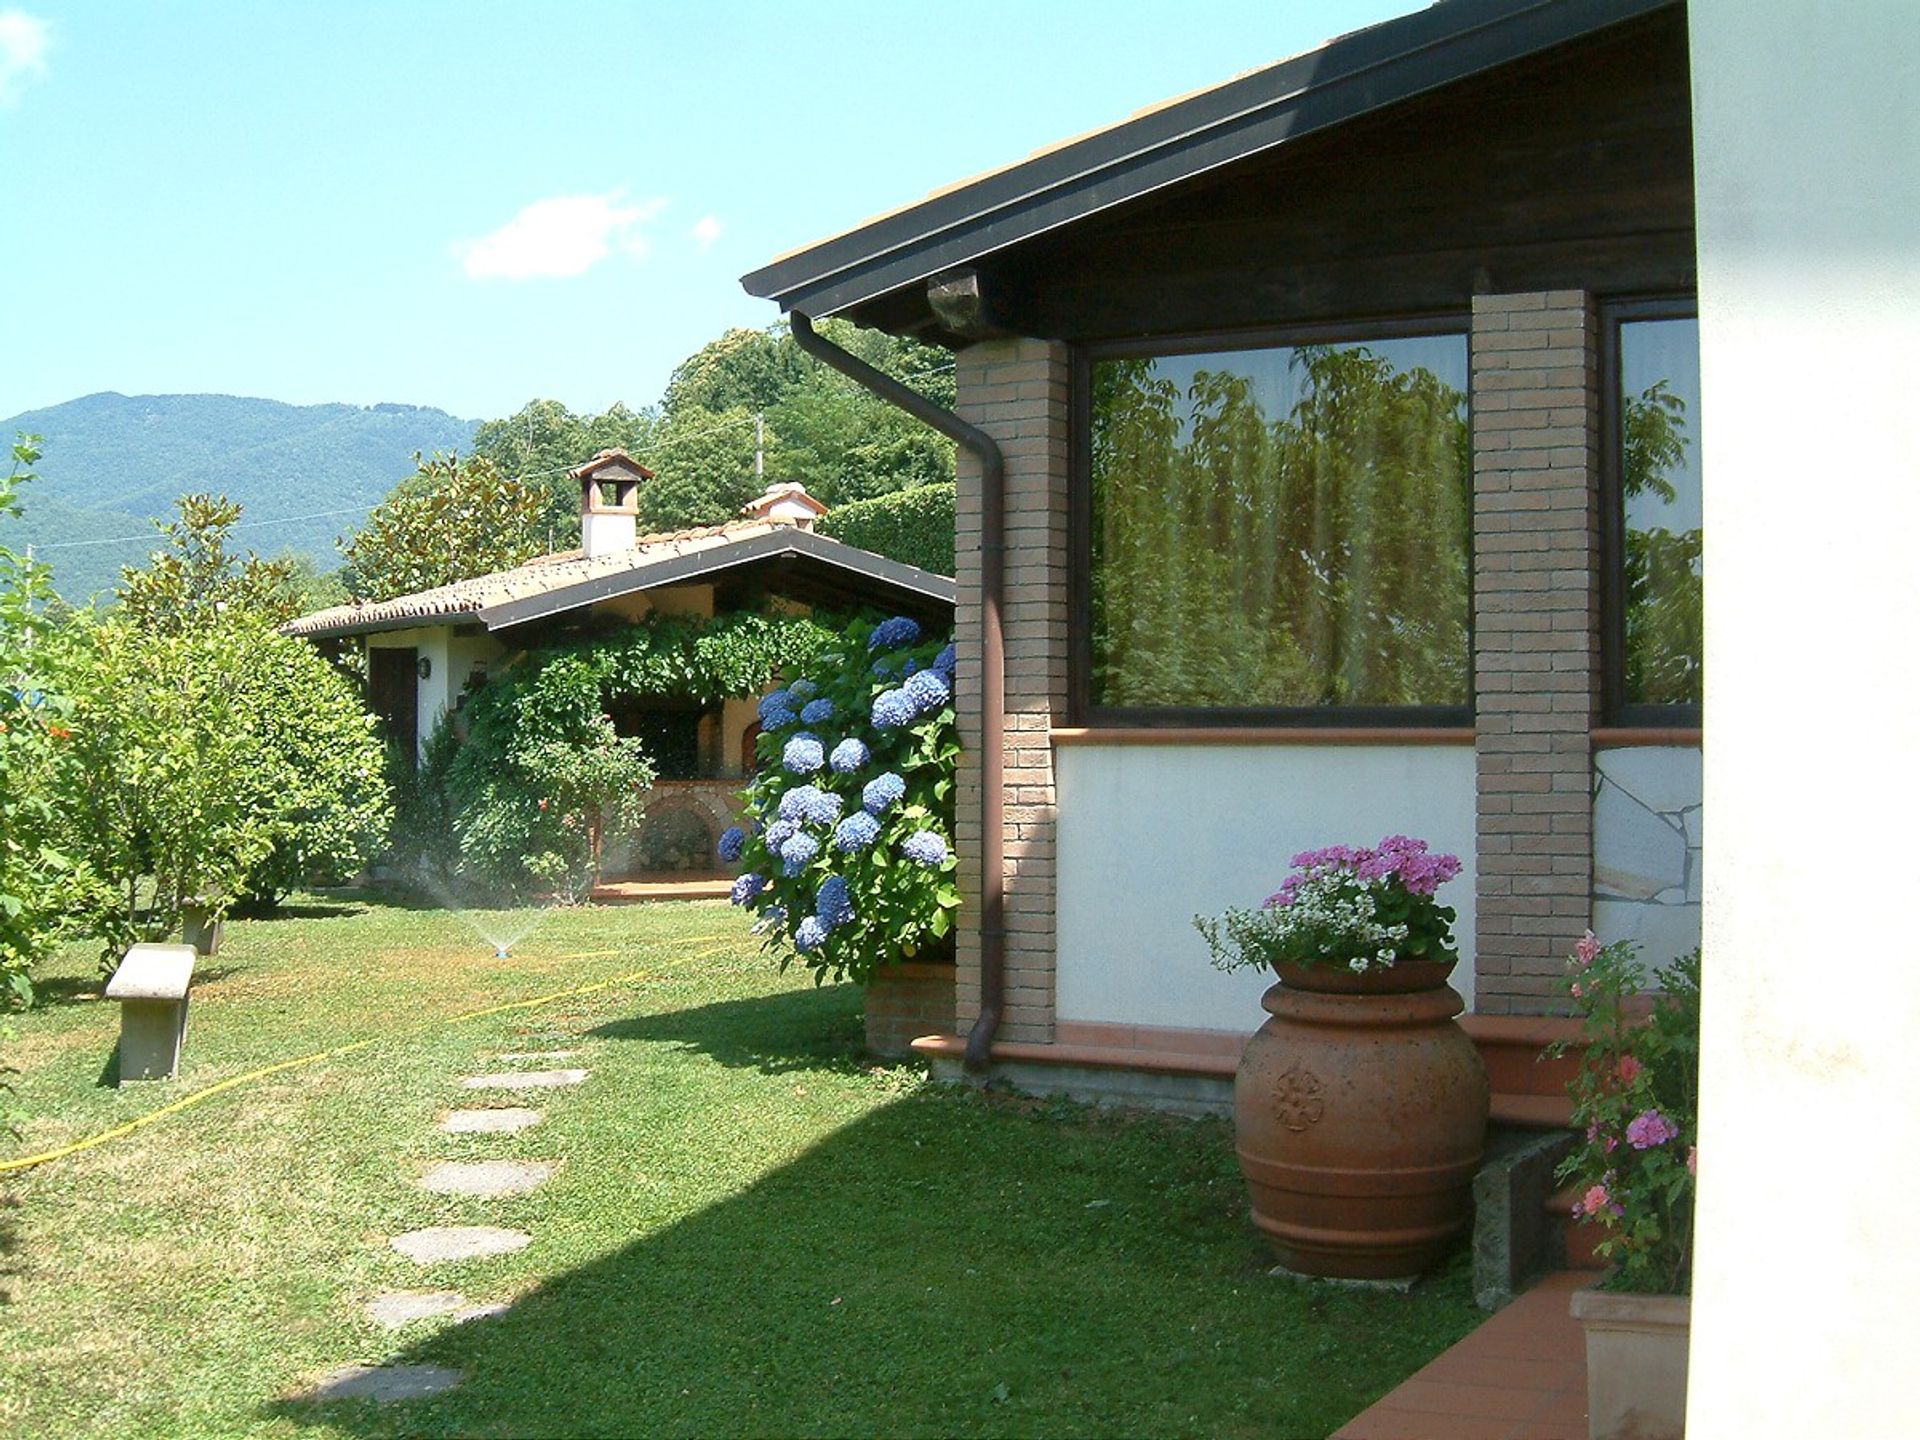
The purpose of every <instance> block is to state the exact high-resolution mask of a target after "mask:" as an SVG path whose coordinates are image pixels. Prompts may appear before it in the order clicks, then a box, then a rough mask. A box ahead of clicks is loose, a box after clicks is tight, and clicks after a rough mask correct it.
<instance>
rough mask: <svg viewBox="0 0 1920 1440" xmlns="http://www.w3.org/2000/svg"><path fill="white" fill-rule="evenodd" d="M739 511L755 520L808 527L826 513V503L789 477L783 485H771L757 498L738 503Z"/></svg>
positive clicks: (808, 528)
mask: <svg viewBox="0 0 1920 1440" xmlns="http://www.w3.org/2000/svg"><path fill="white" fill-rule="evenodd" d="M741 513H742V514H743V515H748V516H751V517H752V518H753V519H755V520H768V521H771V522H772V523H774V524H775V525H792V526H794V527H795V528H796V529H800V530H811V529H813V522H814V521H816V520H818V519H819V518H820V517H821V516H822V515H824V514H826V513H827V507H826V506H825V505H824V504H823V503H821V502H820V501H818V500H816V499H814V498H813V496H811V495H809V494H808V493H807V487H806V486H804V485H802V484H799V483H798V482H797V481H788V482H787V483H786V484H784V485H775V486H773V487H772V488H771V489H770V490H768V491H767V492H766V493H765V494H764V495H762V496H760V497H759V498H758V499H756V500H749V501H748V502H747V503H746V504H745V505H744V506H742V507H741Z"/></svg>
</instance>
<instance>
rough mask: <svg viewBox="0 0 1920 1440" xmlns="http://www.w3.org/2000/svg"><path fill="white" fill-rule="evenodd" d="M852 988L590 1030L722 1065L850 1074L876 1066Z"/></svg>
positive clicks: (728, 1003)
mask: <svg viewBox="0 0 1920 1440" xmlns="http://www.w3.org/2000/svg"><path fill="white" fill-rule="evenodd" d="M853 988H854V987H852V986H850V985H822V986H818V987H816V988H814V989H812V990H794V991H789V992H787V993H785V994H780V995H766V996H761V997H758V998H755V999H751V1000H722V1001H718V1002H716V1003H714V1004H712V1005H700V1006H696V1007H694V1008H693V1009H691V1010H668V1011H664V1012H662V1013H660V1014H658V1015H639V1016H635V1017H634V1018H632V1019H629V1020H616V1021H614V1022H613V1023H612V1024H609V1025H602V1026H600V1027H599V1028H598V1029H595V1030H593V1031H590V1032H589V1033H590V1034H592V1035H594V1036H596V1037H598V1038H600V1039H603V1040H651V1041H655V1042H659V1043H665V1044H669V1045H674V1046H677V1047H678V1048H680V1049H681V1050H685V1051H696V1052H698V1053H700V1054H702V1055H706V1056H708V1057H709V1058H710V1059H713V1060H716V1061H718V1062H719V1063H720V1064H722V1065H726V1066H729V1067H732V1068H736V1069H739V1068H745V1069H753V1070H758V1071H759V1072H760V1073H761V1074H763V1075H785V1074H788V1073H790V1072H792V1071H795V1070H810V1071H827V1072H832V1073H838V1074H848V1073H852V1072H856V1071H860V1070H866V1069H869V1068H871V1065H872V1062H871V1061H866V1060H863V1059H861V1058H860V1051H861V1047H862V1046H863V1045H864V1044H865V1043H866V1037H865V1033H864V1030H863V1026H862V1022H861V1019H860V1017H859V1016H858V1015H857V1014H856V1015H854V1016H853V1017H852V1018H849V1017H848V1014H847V1001H848V997H849V992H850V991H851V990H852V989H853Z"/></svg>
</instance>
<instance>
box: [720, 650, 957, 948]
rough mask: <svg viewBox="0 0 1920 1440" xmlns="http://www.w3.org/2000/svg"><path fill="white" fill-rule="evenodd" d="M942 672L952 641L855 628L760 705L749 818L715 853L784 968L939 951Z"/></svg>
mask: <svg viewBox="0 0 1920 1440" xmlns="http://www.w3.org/2000/svg"><path fill="white" fill-rule="evenodd" d="M954 669H955V663H954V650H953V646H952V645H950V644H948V643H947V641H946V639H945V637H943V636H928V635H925V634H923V633H922V631H921V628H920V626H919V625H918V624H917V623H916V622H915V621H913V620H910V619H907V618H906V617H904V616H896V617H894V618H893V619H891V620H883V621H881V622H880V623H879V624H877V625H876V624H873V623H871V622H869V621H856V622H854V623H853V624H852V625H851V626H849V627H848V629H847V631H846V634H845V637H844V642H843V643H842V644H841V645H840V646H839V647H838V648H837V649H830V650H829V652H828V653H825V654H823V655H821V656H820V657H819V658H818V659H817V660H816V661H815V662H814V663H813V664H812V665H810V666H809V667H808V669H807V673H806V674H804V675H796V676H792V677H790V678H789V679H788V680H787V681H786V683H784V684H783V685H782V686H781V687H780V688H779V689H777V690H775V691H774V692H773V693H772V694H770V695H768V696H766V697H765V698H764V699H763V700H761V702H760V724H761V732H760V740H759V745H758V750H757V756H758V759H759V764H760V770H759V774H758V775H757V776H756V777H755V778H754V780H753V782H752V783H751V784H750V785H749V786H748V787H747V790H746V792H745V797H744V798H745V800H746V806H747V815H748V822H747V824H746V825H744V826H740V827H737V828H735V829H732V830H729V831H727V833H726V834H725V835H723V836H721V838H720V858H721V859H722V860H724V861H726V862H727V863H728V864H730V865H738V866H739V867H740V870H741V874H740V877H739V879H738V880H736V881H735V882H734V887H733V903H734V904H736V905H742V906H745V907H747V908H748V909H750V910H752V911H753V912H754V913H755V914H756V915H757V916H758V920H757V923H756V927H755V928H756V929H757V930H758V931H759V932H760V933H761V934H762V935H763V936H764V937H765V939H766V944H767V946H768V948H769V949H771V950H772V951H774V952H775V953H776V954H777V955H778V956H779V958H780V963H781V965H782V967H783V968H784V967H785V966H786V965H788V964H790V963H791V962H792V961H793V960H794V959H796V958H797V959H799V960H800V961H801V962H802V963H803V964H805V965H807V966H808V967H810V968H811V969H812V970H813V972H814V978H815V980H816V981H824V980H827V979H836V980H837V979H849V980H854V981H858V982H862V983H864V982H865V981H866V980H867V979H868V978H869V977H870V976H872V974H873V973H874V971H875V970H876V969H878V968H879V967H880V966H882V965H888V964H892V963H894V962H896V961H900V960H910V959H914V958H927V957H928V956H929V955H932V954H937V953H940V952H941V951H943V950H945V949H946V948H947V947H949V946H950V945H951V938H950V937H951V936H952V933H953V923H954V916H955V914H956V913H957V912H958V910H959V908H960V893H959V890H958V889H957V887H956V885H955V883H954V868H955V863H956V862H955V860H954V853H953V796H954V767H955V764H956V762H957V760H958V759H959V755H960V738H959V730H958V727H957V726H956V725H955V723H954V713H953V696H954V686H955V676H954Z"/></svg>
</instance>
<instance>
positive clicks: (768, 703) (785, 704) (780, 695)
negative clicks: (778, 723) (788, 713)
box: [760, 690, 793, 725]
mask: <svg viewBox="0 0 1920 1440" xmlns="http://www.w3.org/2000/svg"><path fill="white" fill-rule="evenodd" d="M792 708H793V692H792V691H791V690H776V691H774V692H773V693H772V694H771V695H762V696H761V697H760V723H761V724H762V725H766V724H768V723H769V721H768V720H767V712H768V711H770V710H790V709H792Z"/></svg>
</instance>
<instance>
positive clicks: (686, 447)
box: [635, 407, 765, 530]
mask: <svg viewBox="0 0 1920 1440" xmlns="http://www.w3.org/2000/svg"><path fill="white" fill-rule="evenodd" d="M754 435H755V430H754V418H753V414H752V412H750V411H748V410H745V409H741V408H738V407H735V408H733V409H730V410H713V411H709V410H692V409H689V410H684V411H680V412H678V413H676V414H673V415H670V416H668V417H667V418H666V419H665V420H663V421H661V423H660V424H659V425H658V426H657V427H655V429H654V432H653V436H652V438H651V440H650V441H649V442H648V446H647V451H646V454H645V456H644V457H642V456H636V457H635V458H636V459H639V460H641V462H642V463H643V464H644V465H646V467H647V468H648V469H649V470H651V471H653V473H654V478H653V479H651V480H649V481H647V482H646V483H645V484H643V485H642V486H641V487H640V521H641V526H642V528H643V529H648V530H679V529H684V528H686V527H688V526H692V525H718V524H721V523H723V522H725V521H728V520H734V519H738V518H739V515H740V509H741V507H742V506H743V505H745V504H746V503H747V502H748V501H749V500H751V499H753V498H754V496H756V495H758V494H759V493H760V492H761V490H762V489H763V488H764V484H765V482H764V481H763V480H762V479H761V478H760V477H759V476H756V475H755V474H754V473H753V454H754Z"/></svg>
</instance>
